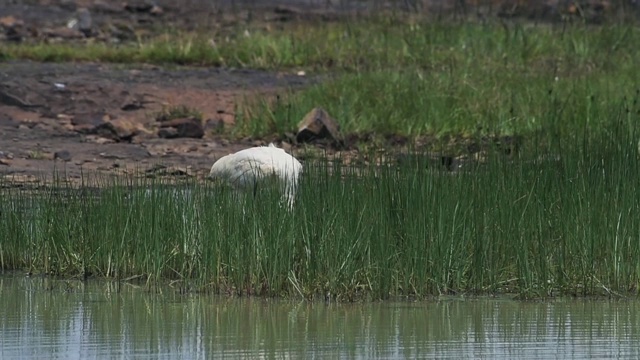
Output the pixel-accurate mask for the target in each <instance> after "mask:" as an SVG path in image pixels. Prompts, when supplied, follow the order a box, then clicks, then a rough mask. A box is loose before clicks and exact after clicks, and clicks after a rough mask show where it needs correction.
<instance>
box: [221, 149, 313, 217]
mask: <svg viewBox="0 0 640 360" xmlns="http://www.w3.org/2000/svg"><path fill="white" fill-rule="evenodd" d="M301 172H302V164H301V163H300V162H299V161H298V160H297V159H296V158H294V157H293V156H291V155H289V154H287V152H285V151H284V150H283V149H280V148H278V147H276V146H275V145H273V144H269V146H259V147H253V148H249V149H244V150H240V151H238V152H237V153H234V154H229V155H226V156H223V157H221V158H220V159H218V161H216V162H215V163H214V164H213V166H211V171H210V172H209V178H211V179H221V180H224V181H226V182H228V183H229V184H231V185H232V186H233V187H235V188H236V189H241V190H250V191H255V189H256V186H258V185H259V184H260V183H261V182H264V181H265V180H267V179H269V178H273V179H275V180H277V182H278V183H279V185H280V186H281V188H282V191H283V195H284V196H285V198H286V200H287V202H288V204H289V206H293V202H294V198H295V193H296V188H297V186H298V178H299V176H300V173H301Z"/></svg>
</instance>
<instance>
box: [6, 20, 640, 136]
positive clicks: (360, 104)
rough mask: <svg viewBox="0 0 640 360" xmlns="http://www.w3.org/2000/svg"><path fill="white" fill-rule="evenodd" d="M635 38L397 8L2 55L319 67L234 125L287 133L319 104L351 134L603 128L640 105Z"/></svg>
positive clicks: (624, 30)
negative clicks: (313, 80) (415, 15)
mask: <svg viewBox="0 0 640 360" xmlns="http://www.w3.org/2000/svg"><path fill="white" fill-rule="evenodd" d="M245 30H247V32H246V33H245ZM639 41H640V28H638V27H637V26H634V25H632V24H625V23H621V24H607V25H606V26H587V25H583V24H556V25H549V24H543V25H535V24H532V23H519V22H498V21H488V22H486V23H471V22H462V23H456V22H437V21H435V22H434V21H425V20H415V19H408V18H401V17H397V16H391V17H389V18H386V19H382V18H366V19H357V20H351V21H343V22H321V23H314V22H304V23H298V22H294V23H291V24H288V25H284V26H283V27H282V28H280V29H277V30H271V31H266V30H260V29H258V28H255V27H253V26H251V25H249V26H248V27H247V28H238V29H237V31H236V32H235V33H225V34H222V33H215V32H212V33H204V32H202V33H181V32H179V31H172V30H171V31H167V32H166V34H163V35H161V36H156V37H152V38H145V39H142V38H141V39H140V40H139V41H138V42H136V43H128V44H121V45H107V44H101V43H88V44H76V45H73V44H47V43H38V44H29V43H25V44H19V45H11V44H2V46H0V54H1V55H0V58H5V59H33V60H39V61H106V62H124V63H136V62H145V63H156V64H189V65H206V66H229V67H248V68H260V69H272V70H285V69H287V70H294V69H295V70H299V69H305V70H307V71H308V72H309V73H310V74H314V73H323V74H324V75H322V76H321V77H320V82H321V83H320V84H318V85H316V86H313V87H311V88H309V89H307V90H304V91H302V92H299V93H287V94H282V96H281V97H280V100H279V101H277V102H269V101H254V102H251V101H248V102H247V103H246V104H244V105H242V106H240V109H239V111H238V113H239V118H238V122H239V126H238V127H236V129H234V130H233V132H234V133H235V134H236V135H237V136H241V137H246V136H254V137H263V136H268V135H274V134H280V135H282V134H284V133H285V132H289V131H293V130H295V125H296V123H297V122H298V121H299V120H300V119H301V118H302V116H303V115H304V114H305V113H306V112H308V111H309V110H311V109H312V108H313V107H315V106H322V107H324V108H326V109H327V110H329V112H330V114H332V115H333V116H334V117H336V118H337V119H338V120H339V122H340V123H341V124H342V126H343V131H344V132H345V133H347V134H362V133H368V134H376V135H380V136H384V135H389V134H395V135H405V136H409V137H418V136H424V135H427V136H435V137H443V136H449V135H452V134H453V135H455V136H463V137H467V136H475V135H482V136H485V135H497V136H501V135H512V134H520V135H530V134H532V133H537V132H548V131H549V130H548V128H549V127H550V126H552V127H553V128H554V131H556V132H559V133H560V134H572V133H576V132H577V131H579V130H580V129H581V128H582V127H584V126H591V127H599V126H600V125H599V124H600V123H601V121H602V120H603V118H604V117H608V116H611V115H612V114H615V113H616V111H619V109H622V108H630V107H631V108H633V107H634V106H635V105H636V104H635V102H637V98H638V94H637V91H638V83H639V82H640V75H639V72H638V71H637V65H636V62H637V61H636V60H635V59H638V58H640V48H638V47H637V46H636V45H635V44H637V43H638V42H639ZM636 108H637V107H636Z"/></svg>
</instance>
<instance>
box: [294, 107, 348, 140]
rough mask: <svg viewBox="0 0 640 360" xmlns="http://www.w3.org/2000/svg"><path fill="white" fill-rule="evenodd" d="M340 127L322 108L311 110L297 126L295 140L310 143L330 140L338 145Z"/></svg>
mask: <svg viewBox="0 0 640 360" xmlns="http://www.w3.org/2000/svg"><path fill="white" fill-rule="evenodd" d="M339 129H340V125H338V123H337V122H336V120H335V119H333V118H332V117H331V116H329V114H328V113H327V112H326V111H325V110H324V109H322V108H319V107H317V108H314V109H313V110H311V111H310V112H309V113H308V114H307V115H305V117H304V118H303V119H302V121H300V123H299V124H298V133H297V134H296V140H297V141H298V142H311V141H314V140H320V139H330V140H332V141H334V142H336V143H340V142H341V141H340V134H339Z"/></svg>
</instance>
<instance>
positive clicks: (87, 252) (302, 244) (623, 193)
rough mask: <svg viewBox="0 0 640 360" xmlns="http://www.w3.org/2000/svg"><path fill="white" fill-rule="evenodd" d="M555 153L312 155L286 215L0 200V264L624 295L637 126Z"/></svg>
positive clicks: (124, 192) (638, 204)
mask: <svg viewBox="0 0 640 360" xmlns="http://www.w3.org/2000/svg"><path fill="white" fill-rule="evenodd" d="M606 129H607V131H603V132H601V133H599V134H593V133H590V132H588V130H585V131H583V132H582V133H580V134H578V135H577V136H575V137H573V138H570V139H568V140H566V141H564V142H562V143H558V144H557V145H556V146H555V148H554V150H555V151H554V152H551V153H546V152H545V153H543V152H542V151H541V152H540V153H535V152H530V153H527V154H526V155H521V156H519V157H516V158H510V157H506V156H504V155H501V154H500V153H499V152H495V153H490V154H489V155H488V158H489V161H488V162H486V163H478V164H475V165H473V166H470V167H467V168H466V170H463V171H459V172H454V173H451V172H447V171H444V170H441V169H439V168H438V167H433V166H431V165H429V164H430V163H429V162H428V161H426V160H425V161H421V160H420V157H419V156H417V157H416V159H418V160H417V161H414V162H411V163H405V164H403V165H393V166H392V165H388V166H386V165H385V166H373V165H371V166H369V167H364V168H354V167H349V166H343V165H342V164H340V163H323V162H309V163H307V164H305V173H304V177H303V178H302V182H301V184H300V190H299V193H298V198H297V203H296V206H295V209H294V210H293V211H289V210H288V209H287V208H286V207H282V206H279V205H278V201H279V194H278V193H277V192H276V191H273V190H269V189H264V190H262V191H260V192H259V194H258V197H257V198H255V199H254V198H253V197H252V196H242V197H238V196H237V194H236V193H234V192H233V191H230V190H229V189H226V188H224V187H217V186H216V187H214V186H211V185H207V184H199V183H195V182H194V183H191V184H185V185H181V186H179V187H175V186H174V187H169V186H168V185H166V184H162V183H161V182H157V181H155V180H148V179H147V180H129V182H125V181H120V182H118V181H116V180H113V183H112V186H105V187H103V188H102V189H100V190H99V192H97V193H85V194H79V193H78V192H77V190H73V189H64V188H63V189H58V190H54V189H51V190H47V191H43V192H41V193H35V194H34V193H27V192H19V191H16V190H12V189H3V190H2V192H1V193H0V203H1V204H2V213H1V214H0V237H1V238H2V242H0V266H1V267H2V269H5V270H10V269H21V270H26V271H29V272H33V273H41V272H44V273H48V274H54V275H61V276H80V277H88V276H99V277H107V278H115V279H119V280H127V281H130V280H131V279H133V278H139V279H146V281H147V282H148V283H149V284H155V283H158V282H164V281H171V282H172V283H173V284H175V286H180V288H181V289H183V290H184V291H211V292H216V293H230V294H255V295H267V296H283V297H304V298H314V297H316V298H317V297H319V298H332V299H333V298H335V299H338V300H356V299H381V298H382V299H384V298H389V297H395V296H412V297H418V298H422V297H428V296H432V295H439V294H451V293H456V294H459V293H471V294H486V293H489V294H493V293H512V294H517V295H520V296H524V297H545V296H553V295H567V294H571V295H593V294H598V295H602V294H604V295H615V296H618V295H624V294H630V293H634V292H635V291H636V290H637V287H638V284H639V281H640V265H639V263H638V261H637V259H638V258H639V257H640V221H638V217H637V213H638V211H639V210H640V197H639V196H638V191H637V181H638V180H637V179H638V178H639V176H640V166H639V162H638V160H639V159H638V141H637V139H638V132H637V130H636V129H637V126H636V125H635V123H629V122H628V121H627V120H626V119H625V118H623V117H619V118H618V119H617V120H616V121H614V122H611V123H610V124H609V125H608V126H607V128H606Z"/></svg>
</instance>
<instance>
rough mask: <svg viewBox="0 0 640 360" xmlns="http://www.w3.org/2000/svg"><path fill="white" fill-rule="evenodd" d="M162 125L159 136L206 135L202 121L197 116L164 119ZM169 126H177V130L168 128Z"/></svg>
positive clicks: (193, 136) (190, 136)
mask: <svg viewBox="0 0 640 360" xmlns="http://www.w3.org/2000/svg"><path fill="white" fill-rule="evenodd" d="M160 127H161V129H160V130H159V131H158V136H160V137H163V138H166V139H170V138H179V137H189V138H197V139H199V138H202V137H203V136H204V128H203V127H202V121H201V120H200V119H197V118H195V117H188V118H181V119H173V120H168V121H163V122H162V123H161V124H160ZM169 128H175V131H173V130H168V129H169Z"/></svg>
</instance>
